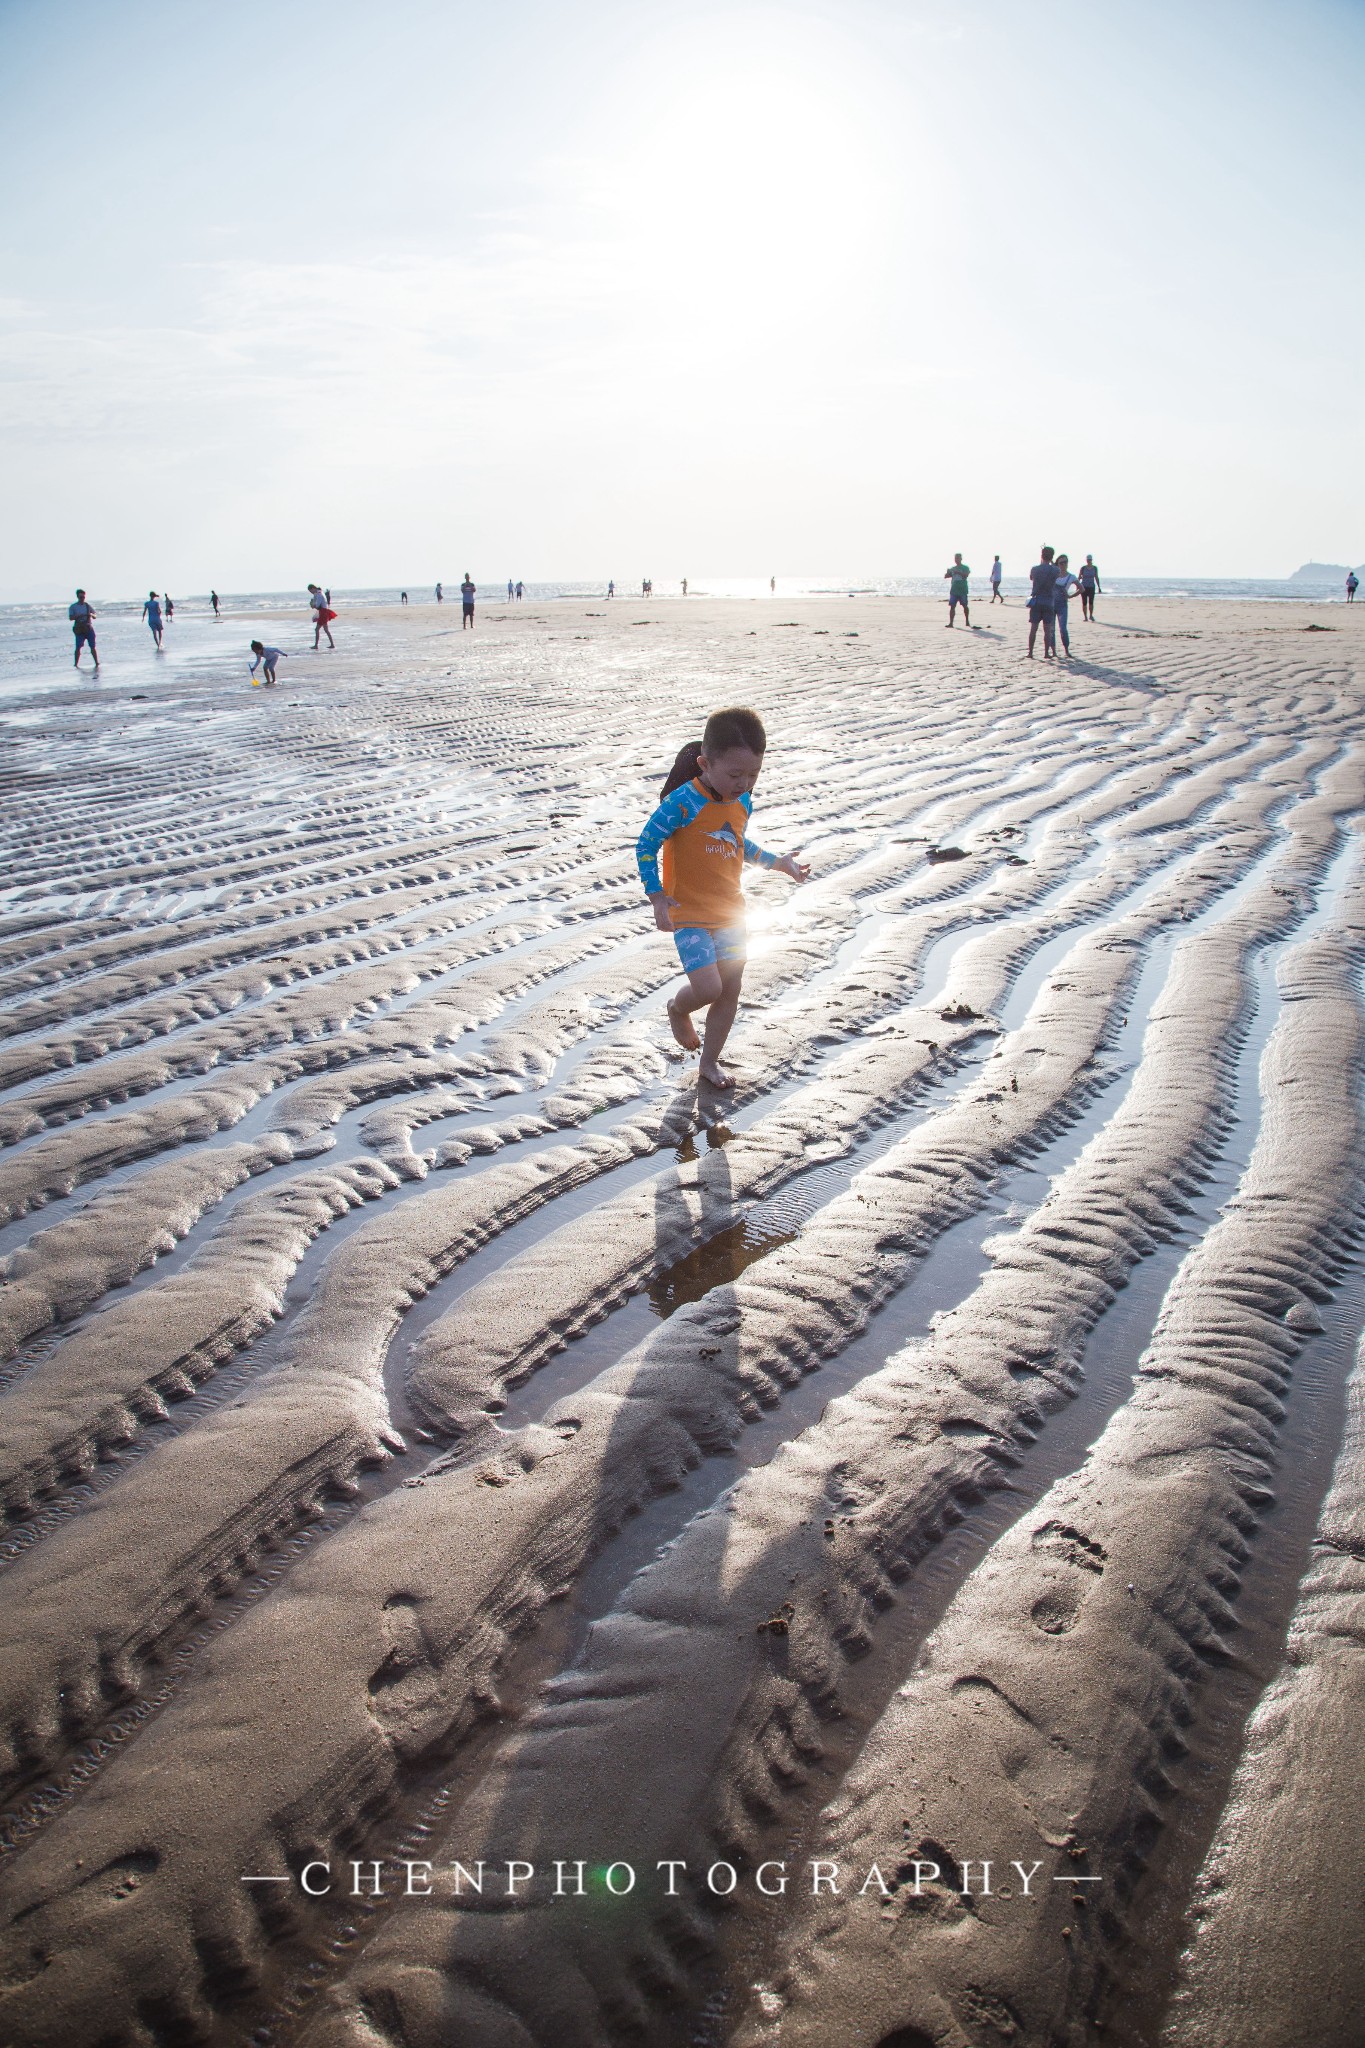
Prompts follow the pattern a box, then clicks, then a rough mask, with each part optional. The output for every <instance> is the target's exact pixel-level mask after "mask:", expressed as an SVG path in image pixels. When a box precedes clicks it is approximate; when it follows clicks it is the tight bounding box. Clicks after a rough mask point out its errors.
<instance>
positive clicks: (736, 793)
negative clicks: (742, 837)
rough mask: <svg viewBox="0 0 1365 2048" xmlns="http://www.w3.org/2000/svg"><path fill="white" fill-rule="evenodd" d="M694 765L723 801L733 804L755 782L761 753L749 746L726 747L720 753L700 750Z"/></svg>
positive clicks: (759, 766)
mask: <svg viewBox="0 0 1365 2048" xmlns="http://www.w3.org/2000/svg"><path fill="white" fill-rule="evenodd" d="M697 766H698V768H699V769H700V770H701V773H702V774H703V775H704V776H705V777H706V780H707V781H708V782H709V783H710V785H711V787H712V789H714V791H715V792H716V795H717V796H718V797H719V798H720V799H721V801H722V803H727V804H732V803H733V802H734V801H735V798H736V797H740V796H743V795H745V794H746V792H747V791H749V790H751V789H752V788H753V786H754V784H755V783H756V782H757V780H758V771H759V769H760V768H761V767H762V766H763V756H762V754H756V753H754V751H753V749H752V748H751V747H727V748H726V749H725V751H724V753H723V754H707V753H705V752H703V753H702V754H701V755H700V756H699V757H698V761H697Z"/></svg>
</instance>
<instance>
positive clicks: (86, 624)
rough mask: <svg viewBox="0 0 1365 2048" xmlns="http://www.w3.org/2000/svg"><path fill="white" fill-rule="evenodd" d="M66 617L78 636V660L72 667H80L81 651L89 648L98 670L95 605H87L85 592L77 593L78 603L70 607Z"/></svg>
mask: <svg viewBox="0 0 1365 2048" xmlns="http://www.w3.org/2000/svg"><path fill="white" fill-rule="evenodd" d="M66 616H67V617H68V618H69V619H70V621H71V630H72V632H73V633H74V634H75V636H76V659H75V661H74V663H73V664H72V666H73V667H75V668H79V667H80V665H81V649H82V647H88V648H89V649H90V658H91V660H92V661H93V662H94V664H95V667H96V668H98V667H99V665H100V657H99V651H98V649H97V648H96V646H95V608H94V606H93V605H89V604H87V603H86V601H85V592H84V591H83V590H78V591H77V592H76V602H75V603H74V604H73V605H68V607H67V613H66Z"/></svg>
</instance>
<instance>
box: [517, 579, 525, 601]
mask: <svg viewBox="0 0 1365 2048" xmlns="http://www.w3.org/2000/svg"><path fill="white" fill-rule="evenodd" d="M524 595H525V593H524V591H523V589H522V586H521V584H520V583H519V584H518V585H517V603H518V604H520V602H521V600H522V597H523V596H524Z"/></svg>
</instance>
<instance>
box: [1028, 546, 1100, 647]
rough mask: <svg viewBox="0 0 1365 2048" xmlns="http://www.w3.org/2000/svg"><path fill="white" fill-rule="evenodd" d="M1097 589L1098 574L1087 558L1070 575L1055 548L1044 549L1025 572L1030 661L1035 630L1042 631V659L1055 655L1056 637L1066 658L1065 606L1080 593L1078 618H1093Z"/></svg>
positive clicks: (1066, 559)
mask: <svg viewBox="0 0 1365 2048" xmlns="http://www.w3.org/2000/svg"><path fill="white" fill-rule="evenodd" d="M1099 589H1100V572H1099V570H1098V569H1097V568H1096V567H1095V564H1094V560H1093V559H1092V557H1091V556H1089V555H1087V556H1086V558H1085V560H1084V562H1082V564H1081V566H1080V569H1079V571H1078V573H1077V574H1076V575H1075V576H1073V575H1072V573H1071V564H1070V559H1069V557H1068V556H1066V555H1059V554H1058V553H1057V551H1056V549H1055V548H1050V547H1045V548H1044V549H1043V551H1042V557H1041V559H1040V560H1039V561H1038V562H1036V563H1035V564H1034V566H1033V568H1031V569H1030V570H1029V603H1028V651H1029V659H1030V661H1031V660H1032V659H1033V645H1034V642H1035V641H1036V640H1037V638H1038V628H1039V627H1040V626H1041V627H1042V629H1043V655H1044V658H1045V659H1046V657H1047V656H1048V655H1052V656H1053V657H1054V658H1055V657H1056V653H1057V639H1058V636H1059V635H1060V637H1061V642H1062V652H1063V653H1064V654H1070V652H1071V635H1070V633H1069V632H1068V631H1067V606H1068V604H1069V603H1070V600H1071V598H1072V596H1073V594H1074V593H1076V592H1079V593H1080V599H1081V617H1082V618H1083V619H1093V618H1094V616H1095V593H1096V591H1097V590H1099Z"/></svg>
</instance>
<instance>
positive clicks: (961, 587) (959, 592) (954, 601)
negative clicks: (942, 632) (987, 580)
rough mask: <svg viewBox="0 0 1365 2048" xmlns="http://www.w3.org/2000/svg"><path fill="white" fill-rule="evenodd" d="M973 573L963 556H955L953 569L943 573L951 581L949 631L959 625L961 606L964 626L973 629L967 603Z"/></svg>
mask: <svg viewBox="0 0 1365 2048" xmlns="http://www.w3.org/2000/svg"><path fill="white" fill-rule="evenodd" d="M971 573H972V572H971V570H970V569H969V568H968V567H967V564H966V563H965V562H964V561H963V559H962V557H961V555H954V556H953V566H952V568H951V569H945V570H944V572H943V574H944V576H945V577H947V578H949V579H950V580H949V583H948V629H949V631H950V632H951V630H952V628H953V627H954V626H955V625H956V624H957V608H958V606H959V605H961V606H962V623H963V625H964V626H966V627H967V628H968V629H970V627H971V623H972V614H971V611H970V608H969V607H968V603H967V578H968V577H969V576H970V575H971Z"/></svg>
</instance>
